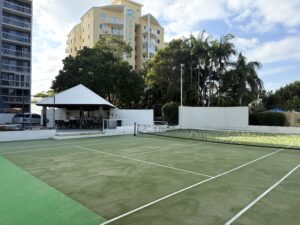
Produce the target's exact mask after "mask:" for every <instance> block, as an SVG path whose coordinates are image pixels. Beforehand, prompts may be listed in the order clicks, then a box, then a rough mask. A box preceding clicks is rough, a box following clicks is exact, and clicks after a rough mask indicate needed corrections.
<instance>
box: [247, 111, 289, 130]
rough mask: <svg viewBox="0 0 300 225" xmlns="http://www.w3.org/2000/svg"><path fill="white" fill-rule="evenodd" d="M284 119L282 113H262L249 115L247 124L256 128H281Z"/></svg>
mask: <svg viewBox="0 0 300 225" xmlns="http://www.w3.org/2000/svg"><path fill="white" fill-rule="evenodd" d="M285 121H286V117H285V115H284V114H283V113H276V112H264V113H253V114H250V118H249V124H250V125H256V126H281V127H283V126H284V125H285Z"/></svg>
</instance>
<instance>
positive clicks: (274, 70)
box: [260, 66, 296, 77]
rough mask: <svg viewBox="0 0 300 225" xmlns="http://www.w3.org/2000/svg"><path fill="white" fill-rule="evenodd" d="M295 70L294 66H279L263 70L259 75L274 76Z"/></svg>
mask: <svg viewBox="0 0 300 225" xmlns="http://www.w3.org/2000/svg"><path fill="white" fill-rule="evenodd" d="M294 69H296V66H279V67H274V68H270V69H263V70H262V71H261V73H260V75H261V76H262V77H266V76H270V75H274V74H280V73H282V72H289V71H291V70H294Z"/></svg>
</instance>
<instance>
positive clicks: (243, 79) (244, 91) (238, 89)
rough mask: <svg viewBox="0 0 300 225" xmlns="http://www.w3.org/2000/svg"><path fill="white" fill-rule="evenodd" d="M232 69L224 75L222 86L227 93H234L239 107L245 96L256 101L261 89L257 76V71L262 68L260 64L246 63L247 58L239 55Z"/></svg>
mask: <svg viewBox="0 0 300 225" xmlns="http://www.w3.org/2000/svg"><path fill="white" fill-rule="evenodd" d="M232 67H233V68H232V70H230V71H229V72H228V73H227V74H226V79H225V84H224V85H225V86H226V87H227V91H231V92H232V93H234V95H235V97H236V98H237V102H238V104H239V105H240V106H241V105H242V104H243V99H244V98H245V97H246V96H247V97H249V98H250V99H252V100H255V99H257V98H258V95H259V93H260V91H261V90H262V89H263V81H262V80H261V79H260V78H259V77H258V75H257V70H259V69H260V68H261V67H262V65H261V63H260V62H256V61H253V62H247V58H246V57H245V56H244V55H243V54H242V53H239V55H238V58H237V61H236V62H235V63H233V65H232Z"/></svg>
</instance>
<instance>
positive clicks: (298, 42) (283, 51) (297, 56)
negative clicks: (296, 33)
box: [247, 37, 300, 63]
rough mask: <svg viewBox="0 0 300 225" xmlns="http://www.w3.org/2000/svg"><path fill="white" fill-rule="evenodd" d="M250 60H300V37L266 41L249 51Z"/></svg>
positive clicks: (266, 61) (263, 61)
mask: <svg viewBox="0 0 300 225" xmlns="http://www.w3.org/2000/svg"><path fill="white" fill-rule="evenodd" d="M247 56H248V58H249V60H258V61H260V62H262V63H273V62H278V61H288V60H300V38H299V37H288V38H285V39H282V40H279V41H271V42H266V43H263V44H261V45H258V46H257V47H256V48H254V49H252V50H250V51H248V52H247Z"/></svg>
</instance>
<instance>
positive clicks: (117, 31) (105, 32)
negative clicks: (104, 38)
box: [103, 30, 123, 36]
mask: <svg viewBox="0 0 300 225" xmlns="http://www.w3.org/2000/svg"><path fill="white" fill-rule="evenodd" d="M103 33H104V34H110V35H120V36H123V31H122V30H103Z"/></svg>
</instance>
